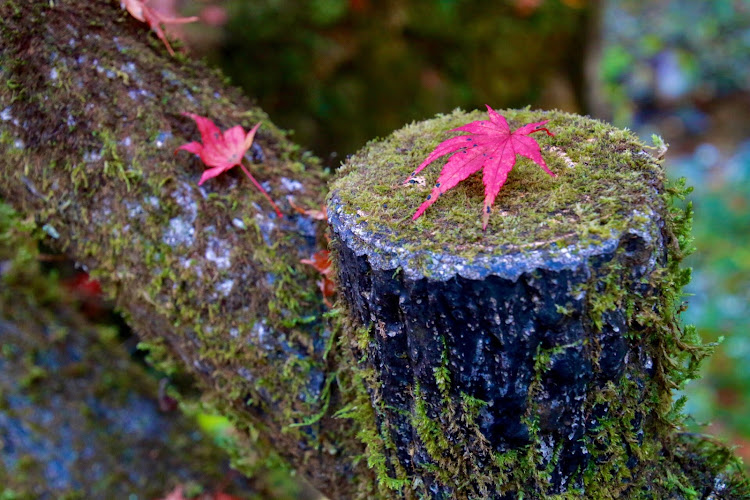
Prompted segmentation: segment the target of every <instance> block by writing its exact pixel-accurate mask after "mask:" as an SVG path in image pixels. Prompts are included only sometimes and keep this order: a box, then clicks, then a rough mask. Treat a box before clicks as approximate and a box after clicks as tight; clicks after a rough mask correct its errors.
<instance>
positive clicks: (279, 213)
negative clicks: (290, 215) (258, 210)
mask: <svg viewBox="0 0 750 500" xmlns="http://www.w3.org/2000/svg"><path fill="white" fill-rule="evenodd" d="M238 165H239V166H240V168H241V169H242V171H243V172H245V175H247V176H248V177H249V178H250V180H251V181H252V183H253V184H255V187H257V188H258V189H260V192H261V193H263V196H265V197H266V199H267V200H268V201H269V203H271V205H273V209H274V210H276V215H278V216H279V218H280V219H281V218H284V215H283V214H282V213H281V210H279V207H277V206H276V203H274V202H273V200H272V199H271V197H270V196H269V195H268V193H267V192H266V190H265V189H263V186H261V185H260V184H259V183H258V181H256V180H255V177H253V176H252V175H251V174H250V172H249V171H248V170H247V169H246V168H245V165H243V164H242V163H238Z"/></svg>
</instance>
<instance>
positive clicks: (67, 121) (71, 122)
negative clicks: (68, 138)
mask: <svg viewBox="0 0 750 500" xmlns="http://www.w3.org/2000/svg"><path fill="white" fill-rule="evenodd" d="M65 124H66V125H67V126H68V127H70V128H73V127H75V126H76V119H75V118H73V115H71V114H70V113H68V117H67V118H66V119H65Z"/></svg>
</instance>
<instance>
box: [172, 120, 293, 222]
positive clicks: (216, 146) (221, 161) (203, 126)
mask: <svg viewBox="0 0 750 500" xmlns="http://www.w3.org/2000/svg"><path fill="white" fill-rule="evenodd" d="M182 114H183V115H184V116H188V117H190V118H192V119H193V120H195V123H196V125H198V131H199V132H200V134H201V140H202V141H203V144H201V143H200V142H189V143H187V144H183V145H182V146H180V147H179V148H177V149H176V150H175V153H177V151H180V150H184V151H189V152H191V153H195V154H197V155H198V156H200V158H201V160H203V163H205V164H206V166H208V167H211V168H209V169H208V170H206V171H205V172H203V175H202V176H201V179H200V181H198V185H199V186H200V185H201V184H203V183H204V182H206V181H207V180H208V179H211V178H213V177H216V176H217V175H219V174H222V173H224V172H226V171H227V170H229V169H230V168H232V167H234V166H235V165H239V167H240V168H241V169H242V171H243V172H245V175H247V176H248V178H249V179H250V181H252V183H253V184H255V187H257V188H258V189H259V190H260V192H261V193H263V196H265V197H266V199H267V200H268V201H269V202H270V203H271V205H273V209H274V210H276V214H277V215H278V216H279V217H283V215H281V211H280V210H279V207H277V206H276V203H274V202H273V200H272V199H271V197H270V196H268V193H267V192H266V190H265V189H263V186H261V185H260V184H259V183H258V181H256V180H255V177H253V176H252V175H251V174H250V172H249V171H248V170H247V168H245V165H243V164H242V158H243V157H244V156H245V153H246V152H247V150H248V149H250V146H252V144H253V140H254V139H255V132H256V131H257V130H258V128H259V127H260V123H257V124H256V125H255V126H254V127H253V128H252V129H250V131H249V132H248V133H247V134H245V130H244V129H243V128H242V126H241V125H237V126H234V127H232V128H230V129H229V130H227V131H226V132H223V133H222V132H221V130H219V127H217V126H216V125H215V124H214V122H212V121H211V120H209V119H208V118H205V117H203V116H198V115H195V114H193V113H182Z"/></svg>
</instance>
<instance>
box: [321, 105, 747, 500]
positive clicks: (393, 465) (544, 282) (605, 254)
mask: <svg viewBox="0 0 750 500" xmlns="http://www.w3.org/2000/svg"><path fill="white" fill-rule="evenodd" d="M504 114H505V116H506V117H507V118H508V120H509V122H510V124H511V128H512V129H515V128H517V127H518V126H520V125H523V124H526V123H529V122H534V121H540V120H543V119H548V120H550V121H549V123H548V124H547V126H548V128H549V129H550V130H551V131H552V132H553V133H555V136H554V137H542V138H539V139H538V141H539V143H540V144H541V147H542V154H543V156H544V158H545V160H546V161H547V164H548V165H549V167H550V169H551V170H552V171H554V172H555V173H557V174H558V177H557V178H555V179H552V178H549V177H548V176H547V175H546V174H545V173H544V172H543V171H542V170H541V169H539V168H538V167H536V166H535V165H533V164H531V162H530V161H528V160H525V159H519V162H518V164H517V165H516V167H515V168H514V170H513V171H512V172H511V174H510V176H509V178H508V181H507V183H506V185H505V186H504V187H503V189H502V190H501V191H500V195H499V196H498V198H497V200H496V202H495V207H494V213H493V214H492V216H491V218H490V226H489V227H488V230H487V232H486V233H483V232H482V231H481V214H480V210H481V207H482V199H483V191H484V190H483V186H482V184H481V180H480V177H479V176H478V175H476V176H473V177H472V178H470V179H468V180H467V181H464V182H463V183H461V184H459V185H458V186H457V187H456V188H454V189H453V190H451V191H450V192H448V193H446V194H445V195H443V196H442V197H441V199H439V200H437V202H436V203H435V204H434V205H432V206H431V207H430V208H429V209H428V210H427V212H426V213H425V214H424V215H423V216H422V217H421V218H420V219H419V220H417V221H416V222H412V221H411V216H412V214H413V213H414V211H415V210H416V208H417V207H418V206H419V204H421V203H422V201H424V198H425V197H426V196H427V194H429V192H430V191H431V185H432V183H433V182H434V181H433V179H436V178H437V176H438V173H439V170H440V167H441V165H442V162H437V163H438V164H436V165H432V166H430V167H428V168H427V169H426V170H425V171H423V172H421V173H420V174H421V175H420V177H422V179H421V180H418V181H417V182H414V183H411V184H409V185H404V183H403V182H404V180H405V179H406V178H407V177H408V176H409V174H410V173H411V172H412V171H413V170H414V168H415V167H416V166H417V165H418V164H419V163H421V161H422V160H423V159H424V158H425V157H426V156H427V155H428V154H429V153H430V151H432V149H433V148H434V147H435V146H436V145H437V144H438V143H439V142H440V141H442V140H445V139H446V138H448V137H450V136H451V133H450V132H449V130H450V129H452V128H455V127H457V126H460V125H462V124H465V123H467V122H469V121H473V120H477V119H483V118H484V116H485V114H484V113H482V112H474V113H463V112H460V111H456V112H454V113H452V114H450V115H447V116H439V117H437V118H435V119H433V120H429V121H425V122H421V123H417V124H413V125H410V126H407V127H405V128H403V129H401V130H399V131H396V132H394V133H393V134H392V135H391V136H389V137H388V138H386V139H384V140H381V141H373V142H372V143H370V144H368V145H367V146H366V147H365V148H364V149H363V150H362V151H360V152H359V153H358V154H357V155H355V156H354V157H352V158H351V159H349V160H348V162H347V163H346V165H345V166H344V168H343V171H342V176H341V177H340V178H339V179H338V180H337V181H335V182H334V184H333V186H332V192H331V195H330V197H329V207H328V209H329V219H330V223H331V226H332V230H333V235H334V245H335V248H336V250H337V256H338V257H337V266H338V268H339V279H340V282H341V284H342V289H343V294H344V296H345V298H346V300H347V303H348V307H349V314H350V316H351V317H352V320H353V321H355V322H358V323H359V324H362V325H365V326H367V327H368V328H369V331H370V337H369V341H368V342H363V341H362V339H359V340H358V342H357V345H358V346H360V347H359V349H361V350H360V351H357V349H355V351H357V355H360V356H362V355H363V359H362V361H361V367H363V368H365V369H367V370H370V371H372V372H373V373H374V374H375V378H376V382H375V383H374V384H373V385H372V386H371V387H370V396H371V398H372V401H373V404H374V405H376V406H377V407H380V408H382V411H381V412H378V413H377V415H376V419H377V426H378V428H379V429H380V430H381V433H380V437H381V439H382V441H383V443H392V444H393V445H392V446H382V449H383V450H384V455H385V456H384V458H383V460H384V461H385V463H386V464H389V465H390V466H389V467H384V468H382V467H381V468H380V471H379V475H380V479H381V483H383V484H385V483H386V482H389V484H391V485H392V486H394V487H396V488H397V489H398V491H399V492H400V493H401V494H403V495H405V496H412V495H417V496H426V497H430V498H453V497H457V498H479V497H488V496H490V497H498V498H517V497H518V498H521V497H524V498H528V497H532V498H553V497H554V498H580V497H581V496H585V497H587V498H614V497H624V498H666V497H676V498H693V497H692V496H691V495H692V493H686V492H688V491H694V492H696V494H697V495H698V497H700V496H705V495H708V494H714V495H720V496H721V497H722V498H742V495H744V494H746V493H747V492H748V491H750V490H748V485H747V482H746V480H745V479H743V477H742V476H741V473H739V472H737V469H733V470H732V472H731V473H728V472H727V470H726V467H727V465H728V464H729V461H728V460H726V457H727V456H728V455H726V454H725V455H722V457H723V458H722V460H718V461H717V460H714V458H715V457H716V456H719V455H721V454H720V453H718V455H717V449H718V448H713V449H712V451H711V453H702V452H701V451H700V450H699V448H700V447H699V446H697V445H696V443H692V444H690V443H687V442H686V441H684V440H681V439H682V436H683V434H681V433H680V432H679V431H678V430H676V429H678V428H679V424H680V418H681V417H680V415H679V411H676V409H675V408H674V407H673V404H672V393H671V391H672V389H674V388H676V387H679V386H680V385H681V384H682V383H683V382H684V381H685V380H687V379H689V378H692V377H694V376H695V370H696V367H697V364H698V362H699V361H700V360H701V359H702V358H703V357H705V356H706V355H707V354H708V353H709V351H710V348H709V347H706V346H701V345H700V342H699V340H698V339H697V338H696V337H695V335H694V331H692V330H691V329H690V328H686V329H681V328H680V326H679V324H678V322H677V314H678V308H679V300H680V288H681V287H682V285H684V283H685V281H686V277H687V275H686V274H685V272H684V271H681V270H680V269H679V267H678V264H679V261H680V260H681V259H682V257H683V252H684V250H685V247H686V245H687V244H688V243H689V242H688V231H689V219H690V217H689V215H690V214H689V212H687V213H683V212H680V211H678V210H675V209H672V208H671V207H672V204H671V201H672V200H671V197H673V196H674V195H680V194H681V193H682V191H684V189H682V188H680V187H675V188H667V187H665V181H664V173H663V169H662V167H661V165H660V163H659V162H657V161H656V160H654V159H653V158H652V157H651V156H649V155H648V154H647V153H646V152H645V150H644V146H643V145H641V144H639V143H638V141H637V140H636V139H635V138H634V137H633V136H632V135H631V134H630V133H629V132H627V131H622V130H618V129H615V128H613V127H611V126H608V125H606V124H604V123H601V122H598V121H595V120H591V119H588V118H584V117H580V116H575V115H569V114H564V113H560V112H548V113H544V112H537V111H530V110H520V111H514V110H510V111H505V112H504ZM443 161H445V160H443ZM422 180H423V182H422ZM678 441H679V442H680V444H679V445H678V444H676V443H677V442H678ZM696 442H701V443H703V444H705V443H706V442H707V441H705V440H703V441H701V440H697V441H696ZM712 446H714V445H712ZM691 447H692V451H689V452H686V450H687V449H688V448H691ZM685 456H691V457H692V459H694V460H698V461H700V460H702V461H703V464H704V467H705V468H706V469H708V470H710V471H711V472H710V473H708V474H701V475H698V474H695V467H694V465H693V466H691V467H685V466H684V464H685V461H684V460H681V459H679V458H676V457H683V458H684V457H685ZM697 457H702V458H697ZM383 470H385V471H387V477H384V476H383ZM397 471H400V472H397ZM394 480H396V481H394ZM407 481H408V484H404V483H405V482H407Z"/></svg>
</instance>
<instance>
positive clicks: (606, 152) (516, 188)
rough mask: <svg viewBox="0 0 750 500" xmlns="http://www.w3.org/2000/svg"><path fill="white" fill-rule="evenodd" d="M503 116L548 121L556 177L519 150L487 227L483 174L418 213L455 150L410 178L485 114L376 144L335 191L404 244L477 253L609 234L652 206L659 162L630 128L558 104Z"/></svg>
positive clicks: (660, 175) (548, 157) (407, 130)
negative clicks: (550, 108) (555, 108)
mask: <svg viewBox="0 0 750 500" xmlns="http://www.w3.org/2000/svg"><path fill="white" fill-rule="evenodd" d="M501 114H503V115H504V116H505V117H506V118H507V119H508V122H509V124H510V126H511V129H515V128H517V127H519V126H521V125H524V124H526V123H530V122H534V121H541V120H549V123H548V124H547V127H548V128H549V129H550V131H552V132H553V133H554V134H555V136H554V137H546V136H542V137H539V138H537V140H538V142H539V144H540V145H541V148H542V155H543V157H544V159H545V161H546V163H547V165H548V166H549V168H550V169H551V170H552V171H553V172H555V173H556V174H557V177H556V178H550V177H549V176H548V175H547V174H546V173H545V172H544V171H542V170H541V169H540V168H539V167H537V166H536V165H534V164H533V163H532V162H531V161H530V160H528V159H526V158H521V157H519V159H518V162H517V164H516V166H515V167H514V169H513V170H512V171H511V173H510V175H509V177H508V180H507V182H506V183H505V185H504V186H503V188H502V189H501V190H500V194H499V195H498V197H497V199H496V201H495V204H494V207H493V214H492V215H491V217H490V222H489V226H488V228H487V230H486V232H485V231H482V221H481V209H482V200H483V199H484V187H483V185H482V182H481V176H480V175H478V174H476V175H474V176H472V177H470V178H469V179H467V180H465V181H463V182H461V183H460V184H458V185H457V186H456V187H454V188H453V189H451V190H450V191H449V192H447V193H445V194H443V195H442V196H441V198H440V199H439V200H438V201H437V202H435V204H434V205H432V206H431V207H430V208H429V209H428V210H427V212H425V214H424V215H423V216H422V217H420V218H419V219H418V220H417V221H412V220H411V216H412V215H413V214H414V212H415V211H416V209H417V207H418V206H419V205H420V204H421V203H422V202H423V201H424V200H425V198H426V197H427V195H428V194H430V191H431V190H432V186H433V184H434V182H435V179H437V177H438V174H439V172H440V169H441V168H442V165H443V164H444V163H445V161H446V160H447V157H446V158H444V159H441V160H437V161H435V162H434V163H433V164H432V165H430V166H428V167H427V168H426V169H425V170H423V171H422V172H420V174H419V175H418V176H417V178H418V180H419V182H411V183H408V184H404V181H405V180H406V179H407V178H408V177H409V175H410V174H411V173H412V171H413V170H414V168H415V167H416V166H417V165H419V164H420V163H421V162H422V161H423V160H424V159H425V158H426V157H427V156H428V154H429V153H430V152H431V151H432V150H433V149H434V148H435V146H437V144H438V143H439V142H441V141H443V140H445V139H447V138H449V137H451V136H453V135H458V133H455V132H450V130H451V129H453V128H456V127H458V126H460V125H463V124H465V123H468V122H470V121H474V120H483V119H487V116H486V113H483V112H481V111H474V112H471V113H466V112H463V111H460V110H457V111H454V112H453V113H451V114H448V115H439V116H438V117H437V118H434V119H431V120H426V121H423V122H418V123H413V124H411V125H408V126H406V127H404V128H402V129H400V130H398V131H396V132H394V133H393V134H391V135H390V136H388V137H387V138H385V139H383V140H375V141H372V142H370V143H368V144H367V146H365V148H364V149H362V150H361V151H360V152H359V153H357V154H356V155H355V156H353V157H352V158H351V159H350V160H349V161H347V163H346V164H345V165H344V167H343V169H342V170H341V172H340V173H341V175H340V177H339V178H338V180H336V181H335V182H334V183H332V185H331V191H332V192H335V193H338V194H339V196H340V197H341V201H342V202H343V204H345V205H346V206H347V207H350V208H351V210H352V212H353V213H356V214H357V216H358V217H359V218H360V219H361V220H362V221H368V222H371V223H373V224H376V225H377V226H378V231H379V232H382V233H383V234H386V235H391V237H392V239H393V240H394V241H395V240H398V242H399V245H402V246H405V247H407V248H409V247H415V248H423V247H431V248H434V249H442V250H445V251H447V252H450V253H453V254H466V253H469V254H471V253H472V252H480V251H486V252H508V251H509V250H512V249H514V248H519V249H524V248H534V249H535V248H543V247H545V246H546V247H548V246H550V245H557V246H558V247H563V246H565V245H566V244H567V243H571V242H574V243H576V244H580V243H582V242H587V241H590V240H599V239H607V238H610V237H612V236H613V235H615V234H619V233H620V232H621V231H622V230H623V229H624V228H625V226H626V225H628V224H630V223H631V221H632V218H633V217H634V216H636V214H634V213H633V212H634V211H635V210H641V211H642V210H644V209H645V208H646V207H644V205H643V203H644V200H648V199H650V198H651V191H652V189H653V186H655V185H659V184H661V183H662V182H663V179H664V172H663V170H662V169H661V167H659V166H658V165H657V164H656V162H655V161H654V160H653V158H651V157H650V156H649V155H647V154H646V153H645V152H643V147H644V146H643V145H642V144H640V143H639V142H638V140H637V138H636V137H635V136H634V135H633V134H632V133H630V132H628V131H624V130H620V129H616V128H614V127H612V126H610V125H607V124H605V123H603V122H600V121H597V120H593V119H590V118H587V117H582V116H579V115H573V114H568V113H563V112H559V111H548V112H545V111H532V110H528V109H525V110H504V111H501ZM642 215H643V216H645V215H647V214H642Z"/></svg>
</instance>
